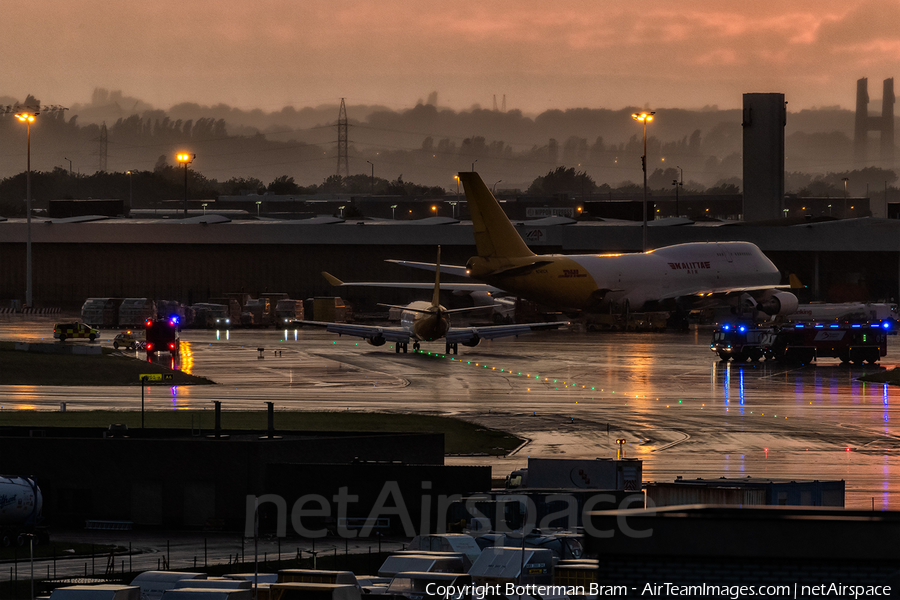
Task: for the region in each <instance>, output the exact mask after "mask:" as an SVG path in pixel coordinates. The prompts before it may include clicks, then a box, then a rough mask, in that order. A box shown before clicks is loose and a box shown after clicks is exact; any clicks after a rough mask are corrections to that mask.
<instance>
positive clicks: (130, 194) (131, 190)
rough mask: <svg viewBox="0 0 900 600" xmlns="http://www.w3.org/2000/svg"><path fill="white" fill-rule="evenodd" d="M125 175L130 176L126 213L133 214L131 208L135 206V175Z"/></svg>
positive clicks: (126, 172)
mask: <svg viewBox="0 0 900 600" xmlns="http://www.w3.org/2000/svg"><path fill="white" fill-rule="evenodd" d="M125 174H126V175H128V210H127V211H126V212H127V213H128V214H131V208H132V207H133V206H134V186H133V185H132V183H133V181H132V177H133V176H134V174H133V173H132V172H131V171H125Z"/></svg>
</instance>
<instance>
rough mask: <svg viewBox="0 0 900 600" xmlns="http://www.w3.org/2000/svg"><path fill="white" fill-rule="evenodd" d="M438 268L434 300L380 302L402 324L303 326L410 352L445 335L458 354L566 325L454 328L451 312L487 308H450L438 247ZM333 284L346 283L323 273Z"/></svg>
mask: <svg viewBox="0 0 900 600" xmlns="http://www.w3.org/2000/svg"><path fill="white" fill-rule="evenodd" d="M433 267H434V269H435V277H434V291H433V293H432V297H431V302H426V301H421V300H420V301H416V302H412V303H410V304H408V305H406V306H395V305H391V304H381V305H380V306H388V307H390V308H399V309H401V310H402V312H401V313H400V327H379V326H376V325H354V324H350V323H326V322H323V321H300V323H302V324H304V325H315V326H318V327H325V328H326V329H327V331H330V332H331V333H337V334H338V335H352V336H356V337H361V338H365V340H366V341H367V342H368V343H370V344H372V345H373V346H382V345H384V344H385V343H386V342H394V351H395V352H400V351H401V350H402V351H403V352H406V351H407V346H408V344H409V342H410V340H412V342H413V350H419V348H420V342H433V341H436V340H439V339H441V338H443V339H444V340H445V341H446V353H447V354H456V353H457V352H458V350H459V344H462V345H463V346H469V347H472V346H477V345H478V344H479V342H481V340H492V339H495V338H501V337H510V336H514V335H515V336H518V335H522V334H525V333H530V332H532V331H537V330H539V329H557V328H559V327H561V326H562V325H567V323H566V322H565V321H556V322H553V323H532V324H521V325H492V326H486V327H451V326H450V315H451V314H455V313H461V312H470V311H474V310H484V307H481V306H476V307H469V308H453V309H447V308H444V307H443V306H441V304H440V292H441V283H440V280H441V250H440V248H438V254H437V264H435V265H433ZM323 275H325V278H326V279H328V281H329V282H330V283H332V284H333V285H343V282H342V281H341V280H339V279H337V278H336V277H334V276H333V275H330V274H328V273H323Z"/></svg>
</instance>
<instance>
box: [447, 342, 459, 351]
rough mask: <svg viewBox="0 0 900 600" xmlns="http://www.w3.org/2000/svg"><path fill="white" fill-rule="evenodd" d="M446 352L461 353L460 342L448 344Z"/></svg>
mask: <svg viewBox="0 0 900 600" xmlns="http://www.w3.org/2000/svg"><path fill="white" fill-rule="evenodd" d="M444 354H459V344H450V343H448V344H447V347H446V348H445V349H444Z"/></svg>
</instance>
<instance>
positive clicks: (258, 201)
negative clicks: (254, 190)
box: [203, 200, 262, 219]
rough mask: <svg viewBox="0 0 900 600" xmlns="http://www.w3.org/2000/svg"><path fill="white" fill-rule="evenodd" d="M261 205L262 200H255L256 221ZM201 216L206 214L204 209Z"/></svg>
mask: <svg viewBox="0 0 900 600" xmlns="http://www.w3.org/2000/svg"><path fill="white" fill-rule="evenodd" d="M261 205H262V200H257V201H256V218H257V219H258V218H259V207H260V206H261ZM203 214H204V215H205V214H206V209H205V208H204V209H203Z"/></svg>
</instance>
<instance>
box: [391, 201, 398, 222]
mask: <svg viewBox="0 0 900 600" xmlns="http://www.w3.org/2000/svg"><path fill="white" fill-rule="evenodd" d="M391 218H392V219H393V220H395V221H396V220H397V205H396V204H391Z"/></svg>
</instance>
